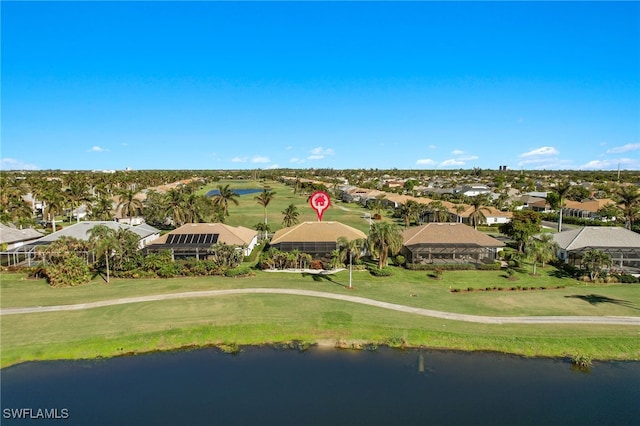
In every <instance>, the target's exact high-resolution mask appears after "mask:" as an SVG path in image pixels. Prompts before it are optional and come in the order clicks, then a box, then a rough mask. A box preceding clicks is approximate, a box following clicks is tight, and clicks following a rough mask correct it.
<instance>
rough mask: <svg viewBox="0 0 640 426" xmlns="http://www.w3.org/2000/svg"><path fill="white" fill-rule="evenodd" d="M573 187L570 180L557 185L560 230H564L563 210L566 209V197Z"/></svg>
mask: <svg viewBox="0 0 640 426" xmlns="http://www.w3.org/2000/svg"><path fill="white" fill-rule="evenodd" d="M570 189H571V183H569V182H566V181H565V182H561V183H559V184H558V185H557V186H556V190H555V193H556V196H557V202H558V209H559V212H558V232H561V231H562V211H563V210H564V199H565V197H566V196H567V194H568V193H569V190H570Z"/></svg>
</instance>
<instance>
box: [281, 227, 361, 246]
mask: <svg viewBox="0 0 640 426" xmlns="http://www.w3.org/2000/svg"><path fill="white" fill-rule="evenodd" d="M340 237H345V238H346V239H348V240H355V239H360V238H363V239H364V238H367V235H366V234H365V233H364V232H362V231H360V230H358V229H355V228H352V227H351V226H348V225H345V224H343V223H340V222H302V223H299V224H297V225H294V226H290V227H288V228H283V229H280V230H278V231H277V232H276V233H275V234H274V235H273V238H272V239H271V244H279V243H283V242H331V241H337V240H338V238H340Z"/></svg>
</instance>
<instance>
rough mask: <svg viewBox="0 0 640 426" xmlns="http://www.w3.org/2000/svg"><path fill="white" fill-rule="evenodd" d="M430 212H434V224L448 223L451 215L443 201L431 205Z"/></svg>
mask: <svg viewBox="0 0 640 426" xmlns="http://www.w3.org/2000/svg"><path fill="white" fill-rule="evenodd" d="M429 210H431V211H432V212H433V221H434V222H446V221H447V219H448V217H449V214H448V212H447V208H446V207H445V206H444V203H443V202H442V201H432V202H430V203H429Z"/></svg>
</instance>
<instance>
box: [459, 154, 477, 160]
mask: <svg viewBox="0 0 640 426" xmlns="http://www.w3.org/2000/svg"><path fill="white" fill-rule="evenodd" d="M478 158H480V157H478V156H477V155H465V156H463V157H459V158H458V160H459V161H473V160H477V159H478Z"/></svg>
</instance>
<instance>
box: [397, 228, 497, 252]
mask: <svg viewBox="0 0 640 426" xmlns="http://www.w3.org/2000/svg"><path fill="white" fill-rule="evenodd" d="M402 241H403V243H404V245H405V246H412V245H415V244H475V245H478V246H481V247H503V246H504V243H502V242H501V241H498V240H496V239H495V238H493V237H490V236H488V235H486V234H483V233H482V232H480V231H476V230H475V229H473V228H472V227H470V226H468V225H465V224H463V223H427V224H425V225H422V226H414V227H411V228H408V229H407V230H405V231H404V232H403V233H402Z"/></svg>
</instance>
